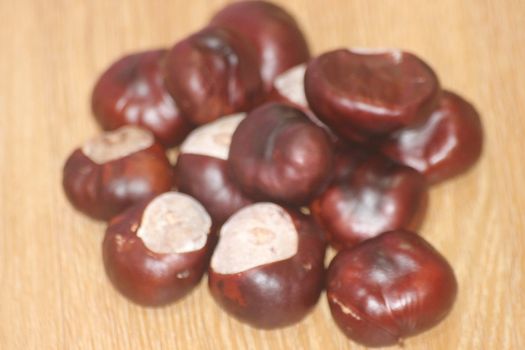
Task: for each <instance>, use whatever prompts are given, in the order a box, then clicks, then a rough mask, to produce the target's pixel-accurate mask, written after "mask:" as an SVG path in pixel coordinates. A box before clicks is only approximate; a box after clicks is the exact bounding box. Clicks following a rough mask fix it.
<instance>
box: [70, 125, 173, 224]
mask: <svg viewBox="0 0 525 350" xmlns="http://www.w3.org/2000/svg"><path fill="white" fill-rule="evenodd" d="M173 183H174V181H173V169H172V167H171V165H170V163H169V161H168V158H167V157H166V153H165V149H164V148H163V147H162V146H161V145H160V144H159V143H158V142H156V141H155V138H154V136H153V134H152V133H151V132H149V131H147V130H145V129H142V128H139V127H136V126H131V125H129V126H124V127H122V128H120V129H117V130H115V131H110V132H106V133H104V134H101V135H99V136H97V137H95V138H93V139H91V140H89V141H88V142H86V143H85V144H84V145H83V146H82V147H81V148H78V149H76V150H75V151H74V152H73V153H72V154H71V155H70V156H69V158H68V159H67V161H66V164H65V166H64V170H63V187H64V190H65V193H66V195H67V198H68V199H69V201H70V202H71V204H72V205H73V206H74V207H75V208H76V209H77V210H79V211H81V212H83V213H84V214H86V215H88V216H90V217H92V218H94V219H99V220H109V219H111V218H112V217H113V216H115V215H117V214H119V213H120V212H122V211H123V210H124V209H126V208H127V207H129V206H131V205H132V204H134V203H137V202H139V201H141V200H144V199H146V198H149V197H151V196H153V195H156V194H159V193H162V192H166V191H169V190H170V189H171V188H172V186H173Z"/></svg>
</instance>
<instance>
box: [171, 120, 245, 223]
mask: <svg viewBox="0 0 525 350" xmlns="http://www.w3.org/2000/svg"><path fill="white" fill-rule="evenodd" d="M244 117H245V114H244V113H241V114H235V115H231V116H226V117H222V118H219V119H217V120H216V121H214V122H211V123H209V124H206V125H203V126H201V127H199V128H197V129H195V130H194V131H193V132H192V133H191V134H190V135H189V136H188V137H187V138H186V140H185V141H184V142H183V143H182V145H181V147H180V154H179V158H178V160H177V164H176V166H175V177H176V179H177V180H176V182H177V187H178V189H179V191H181V192H184V193H187V194H189V195H191V196H193V197H194V198H195V199H197V200H198V201H199V202H200V203H202V205H203V206H204V207H205V208H206V210H207V211H208V213H209V214H210V216H211V217H212V219H213V222H214V223H215V224H216V225H220V224H222V223H223V222H224V221H226V220H227V219H228V218H229V217H230V216H231V215H232V214H233V213H235V212H236V211H238V210H239V209H241V208H242V207H244V206H246V205H248V204H251V203H252V200H251V199H249V198H248V197H247V196H246V195H244V194H243V193H242V191H241V189H240V188H239V186H238V185H237V183H236V182H235V181H233V180H232V177H231V176H230V173H229V171H228V165H227V159H228V152H229V150H230V143H231V137H232V134H233V132H234V131H235V129H236V128H237V125H239V123H240V122H241V120H243V119H244Z"/></svg>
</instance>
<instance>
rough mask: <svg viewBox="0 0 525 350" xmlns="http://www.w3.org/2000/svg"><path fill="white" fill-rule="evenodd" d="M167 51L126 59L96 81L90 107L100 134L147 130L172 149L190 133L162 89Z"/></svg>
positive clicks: (110, 68) (131, 56) (188, 126)
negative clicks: (123, 128)
mask: <svg viewBox="0 0 525 350" xmlns="http://www.w3.org/2000/svg"><path fill="white" fill-rule="evenodd" d="M166 52H167V50H163V49H160V50H150V51H144V52H138V53H134V54H130V55H126V56H124V57H122V58H120V59H119V60H118V61H116V62H115V63H113V64H112V65H111V66H110V67H109V68H108V69H107V70H106V71H105V72H104V73H103V74H102V76H101V77H100V78H99V79H98V81H97V83H96V85H95V88H94V89H93V94H92V96H91V107H92V109H93V113H94V115H95V118H96V120H97V122H98V123H99V124H100V126H101V127H102V128H103V129H104V130H115V129H117V128H120V127H121V126H124V125H129V124H133V125H139V126H142V127H144V128H146V129H149V130H150V131H151V132H153V134H154V135H155V137H156V138H157V140H158V141H159V142H161V143H162V144H163V145H164V146H165V147H171V146H176V145H178V144H179V143H180V142H182V140H183V139H184V138H185V137H186V135H187V134H188V133H189V132H190V130H191V125H190V124H189V123H188V122H187V121H186V120H185V119H184V118H183V117H182V116H181V114H180V112H179V109H178V108H177V105H176V104H175V102H174V101H173V99H172V98H171V96H170V94H168V92H167V91H166V88H165V87H164V78H163V69H162V67H163V62H164V57H165V56H166Z"/></svg>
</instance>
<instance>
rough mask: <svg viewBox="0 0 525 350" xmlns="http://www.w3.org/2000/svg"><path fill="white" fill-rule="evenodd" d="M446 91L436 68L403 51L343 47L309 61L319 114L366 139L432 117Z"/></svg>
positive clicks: (351, 136) (350, 135)
mask: <svg viewBox="0 0 525 350" xmlns="http://www.w3.org/2000/svg"><path fill="white" fill-rule="evenodd" d="M440 92H441V88H440V84H439V81H438V78H437V76H436V74H435V73H434V71H433V70H432V69H431V68H430V67H429V66H428V65H427V64H426V63H425V62H423V61H422V60H421V59H420V58H418V57H416V56H415V55H413V54H410V53H407V52H402V51H398V50H390V51H373V50H372V51H371V50H363V49H360V50H357V49H353V50H352V49H350V50H348V49H338V50H334V51H330V52H328V53H325V54H323V55H321V56H319V57H317V58H315V59H313V60H312V61H310V63H309V64H308V67H307V69H306V75H305V93H306V98H307V100H308V103H309V105H310V107H311V109H312V110H313V111H314V112H315V114H316V115H317V116H318V117H319V118H320V119H321V120H322V121H323V122H325V123H326V124H327V125H328V126H330V127H331V128H333V130H334V131H336V132H337V133H338V134H340V135H341V136H342V137H345V138H346V139H348V140H350V141H357V142H363V141H367V140H369V139H372V138H375V137H376V136H378V135H379V136H380V135H385V134H388V133H390V132H393V131H395V130H398V129H400V128H402V127H406V126H409V125H413V124H414V123H417V122H418V121H420V120H423V119H426V118H428V116H429V115H430V113H431V112H432V110H433V109H434V108H435V107H436V106H437V103H438V100H439V95H440Z"/></svg>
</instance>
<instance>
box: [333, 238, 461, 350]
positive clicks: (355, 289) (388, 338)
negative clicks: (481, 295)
mask: <svg viewBox="0 0 525 350" xmlns="http://www.w3.org/2000/svg"><path fill="white" fill-rule="evenodd" d="M456 293H457V282H456V278H455V276H454V271H453V270H452V268H451V267H450V265H449V264H448V262H447V261H446V260H445V258H444V257H443V256H441V254H440V253H439V252H438V251H437V250H436V249H434V248H433V247H432V246H431V245H430V244H429V243H428V242H426V241H425V240H424V239H423V238H421V237H420V236H418V235H417V234H415V233H412V232H408V231H391V232H387V233H383V234H381V235H379V236H377V237H375V238H372V239H370V240H368V241H365V242H363V243H361V244H359V245H357V246H355V247H354V248H350V249H345V250H342V251H340V252H339V253H338V254H337V255H336V257H335V258H334V259H333V260H332V262H331V263H330V266H329V268H328V273H327V285H326V296H327V299H328V304H329V306H330V311H331V313H332V316H333V318H334V320H335V322H336V323H337V325H338V326H339V328H340V329H341V330H342V331H343V332H344V333H345V334H346V335H347V336H348V337H349V338H350V339H352V340H354V341H356V342H358V343H360V344H363V345H365V346H370V347H379V346H389V345H395V344H402V342H403V339H404V338H406V337H410V336H413V335H416V334H418V333H421V332H423V331H425V330H428V329H429V328H431V327H433V326H435V325H436V324H438V323H439V322H440V321H441V320H442V319H444V318H445V316H446V315H447V314H448V313H449V311H450V310H451V309H452V306H453V304H454V301H455V298H456Z"/></svg>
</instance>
